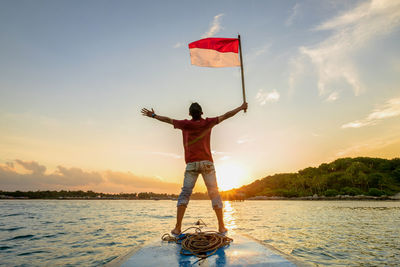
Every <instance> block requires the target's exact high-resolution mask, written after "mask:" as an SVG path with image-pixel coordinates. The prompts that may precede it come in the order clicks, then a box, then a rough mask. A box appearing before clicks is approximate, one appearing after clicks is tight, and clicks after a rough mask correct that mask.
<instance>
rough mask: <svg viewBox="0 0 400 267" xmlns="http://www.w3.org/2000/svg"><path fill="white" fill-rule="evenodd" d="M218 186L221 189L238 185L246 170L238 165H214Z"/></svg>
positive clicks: (243, 178) (241, 182) (242, 179)
mask: <svg viewBox="0 0 400 267" xmlns="http://www.w3.org/2000/svg"><path fill="white" fill-rule="evenodd" d="M216 171H217V181H218V187H219V188H220V189H221V190H229V189H232V188H236V187H240V186H241V185H242V184H243V182H244V180H245V178H246V177H245V175H246V172H245V170H244V168H243V167H242V166H240V165H236V164H233V163H225V164H222V165H219V166H217V167H216Z"/></svg>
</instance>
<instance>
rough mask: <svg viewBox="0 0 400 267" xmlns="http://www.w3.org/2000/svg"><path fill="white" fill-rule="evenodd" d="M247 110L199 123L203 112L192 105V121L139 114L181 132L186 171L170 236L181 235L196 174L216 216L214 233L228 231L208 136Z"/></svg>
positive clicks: (236, 111)
mask: <svg viewBox="0 0 400 267" xmlns="http://www.w3.org/2000/svg"><path fill="white" fill-rule="evenodd" d="M247 106H248V105H247V103H246V102H244V103H243V104H242V105H241V106H239V107H237V108H235V109H233V110H231V111H228V112H227V113H225V114H224V115H222V116H218V117H214V118H206V119H203V118H202V115H203V110H202V108H201V106H200V105H199V104H198V103H192V104H191V105H190V107H189V115H190V116H191V117H192V119H191V120H174V119H171V118H168V117H164V116H160V115H157V114H156V113H155V112H154V110H153V109H151V110H148V109H146V108H143V109H142V110H141V112H142V115H144V116H147V117H151V118H154V119H157V120H159V121H162V122H165V123H169V124H172V125H173V126H174V128H175V129H180V130H182V134H183V146H184V148H185V161H186V170H185V175H184V181H183V187H182V191H181V193H180V195H179V197H178V203H177V216H176V225H175V228H174V229H173V230H172V231H171V233H172V234H175V235H177V234H180V232H181V227H182V219H183V216H184V214H185V211H186V207H187V205H188V203H189V199H190V196H191V194H192V190H193V187H194V185H195V184H196V181H197V178H198V176H199V174H201V175H202V176H203V180H204V183H205V184H206V187H207V192H208V196H209V197H210V199H211V203H212V207H213V209H214V211H215V214H216V216H217V219H218V231H219V232H220V233H226V232H227V231H228V230H227V229H226V228H225V224H224V218H223V211H222V208H223V206H222V201H221V196H220V195H219V191H218V185H217V178H216V174H215V168H214V163H213V158H212V155H211V149H210V135H211V129H212V128H213V127H214V126H215V125H217V124H218V123H221V122H222V121H224V120H226V119H228V118H230V117H232V116H234V115H236V114H237V113H238V112H239V111H241V110H246V109H247Z"/></svg>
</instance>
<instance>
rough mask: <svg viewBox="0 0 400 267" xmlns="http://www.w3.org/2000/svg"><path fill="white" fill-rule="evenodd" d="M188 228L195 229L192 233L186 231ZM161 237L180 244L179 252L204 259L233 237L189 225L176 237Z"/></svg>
mask: <svg viewBox="0 0 400 267" xmlns="http://www.w3.org/2000/svg"><path fill="white" fill-rule="evenodd" d="M189 229H195V231H194V233H186V234H183V233H184V232H186V231H188V230H189ZM161 239H162V240H163V241H167V242H175V243H177V244H181V245H182V248H181V254H182V255H186V256H191V255H194V256H196V257H198V258H200V259H205V258H208V257H210V256H211V255H213V254H214V253H215V252H217V250H218V249H219V248H222V247H225V246H228V245H229V244H230V243H231V242H232V241H233V239H232V238H230V237H227V236H224V235H222V234H221V233H219V232H216V231H204V232H203V231H202V230H201V228H200V227H194V226H193V227H189V228H187V229H186V230H184V231H183V232H181V234H180V235H179V236H178V237H175V236H171V235H170V234H168V233H166V234H164V235H163V236H162V237H161Z"/></svg>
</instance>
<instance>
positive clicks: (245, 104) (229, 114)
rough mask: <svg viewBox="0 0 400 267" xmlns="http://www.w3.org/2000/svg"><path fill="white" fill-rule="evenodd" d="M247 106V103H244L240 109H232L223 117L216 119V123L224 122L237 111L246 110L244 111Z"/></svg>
mask: <svg viewBox="0 0 400 267" xmlns="http://www.w3.org/2000/svg"><path fill="white" fill-rule="evenodd" d="M247 106H248V104H247V102H244V103H243V104H242V105H241V106H240V107H237V108H235V109H232V110H231V111H228V112H227V113H225V114H224V115H222V116H219V117H218V121H219V122H222V121H224V120H226V119H228V118H230V117H233V116H235V115H236V114H237V113H238V112H239V111H241V110H246V109H247Z"/></svg>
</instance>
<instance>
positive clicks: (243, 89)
mask: <svg viewBox="0 0 400 267" xmlns="http://www.w3.org/2000/svg"><path fill="white" fill-rule="evenodd" d="M238 39H239V53H240V72H241V74H242V93H243V103H245V102H246V91H245V87H244V71H243V56H242V43H241V41H240V34H238ZM244 112H246V110H244Z"/></svg>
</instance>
